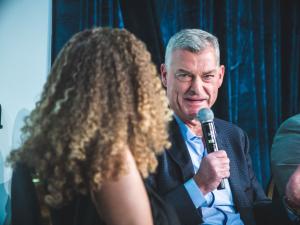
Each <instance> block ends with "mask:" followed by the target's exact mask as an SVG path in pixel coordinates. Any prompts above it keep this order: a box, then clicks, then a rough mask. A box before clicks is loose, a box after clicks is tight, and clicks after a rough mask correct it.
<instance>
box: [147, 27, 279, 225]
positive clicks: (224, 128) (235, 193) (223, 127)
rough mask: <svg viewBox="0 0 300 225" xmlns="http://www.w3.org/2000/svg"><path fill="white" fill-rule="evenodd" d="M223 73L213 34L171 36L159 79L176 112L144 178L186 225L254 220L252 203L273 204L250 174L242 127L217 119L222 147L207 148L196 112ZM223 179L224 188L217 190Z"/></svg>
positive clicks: (209, 100) (208, 101)
mask: <svg viewBox="0 0 300 225" xmlns="http://www.w3.org/2000/svg"><path fill="white" fill-rule="evenodd" d="M224 73H225V67H224V65H220V50H219V43H218V40H217V38H216V37H215V36H214V35H212V34H210V33H208V32H206V31H203V30H200V29H184V30H181V31H179V32H178V33H176V34H174V35H173V36H172V37H171V39H170V40H169V42H168V45H167V48H166V54H165V63H164V64H162V65H161V79H162V82H163V85H164V86H165V88H166V92H167V97H168V99H169V105H170V108H171V109H172V110H173V111H174V115H173V121H172V122H171V123H170V124H169V134H170V141H171V143H172V146H171V148H170V149H169V150H168V151H165V152H164V153H163V154H162V155H161V156H159V166H158V170H157V172H156V173H155V174H154V175H153V176H150V177H149V179H148V182H149V184H151V185H152V186H153V187H154V188H155V189H156V190H157V191H158V192H159V193H160V195H161V196H162V197H164V198H165V199H166V200H167V201H168V202H169V203H170V204H172V205H173V206H174V207H175V209H176V212H177V214H178V216H179V219H180V222H181V223H182V224H184V225H199V224H210V225H211V224H222V225H224V224H235V225H238V224H247V225H248V224H256V222H257V221H255V220H256V219H255V215H254V204H258V203H259V204H263V205H269V204H271V202H270V200H269V199H268V198H267V197H266V195H265V193H264V190H263V189H262V187H261V185H260V184H259V183H258V181H257V179H256V177H255V174H254V172H253V169H252V165H251V159H250V155H249V140H248V137H247V135H246V133H245V132H244V131H243V130H242V129H240V128H239V127H237V126H235V125H233V124H231V123H229V122H226V121H224V120H221V119H218V118H215V119H214V124H215V127H216V139H217V143H218V147H219V149H220V150H219V151H217V152H213V153H210V154H208V153H207V151H206V147H205V144H204V142H203V139H202V137H203V133H202V128H201V124H200V122H199V121H198V119H197V118H196V115H197V113H198V111H199V110H200V109H202V108H211V107H212V106H213V105H214V103H215V101H216V99H217V96H218V90H219V88H220V86H221V85H222V82H223V78H224ZM222 179H224V181H225V189H223V190H218V189H217V187H218V185H219V184H220V181H221V180H222ZM276 215H277V214H275V216H274V215H272V217H273V216H274V218H275V217H276ZM264 216H265V217H268V216H269V217H271V215H270V214H268V215H264ZM257 219H258V218H257ZM261 224H264V225H266V224H267V223H261ZM268 224H276V223H268Z"/></svg>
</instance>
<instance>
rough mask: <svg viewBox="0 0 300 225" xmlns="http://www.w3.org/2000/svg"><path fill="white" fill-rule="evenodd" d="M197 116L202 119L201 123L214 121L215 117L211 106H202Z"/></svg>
mask: <svg viewBox="0 0 300 225" xmlns="http://www.w3.org/2000/svg"><path fill="white" fill-rule="evenodd" d="M197 118H198V120H199V121H200V123H205V122H209V121H213V119H214V113H213V111H212V110H211V109H209V108H202V109H200V110H199V112H198V113H197Z"/></svg>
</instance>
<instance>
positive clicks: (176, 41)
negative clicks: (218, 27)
mask: <svg viewBox="0 0 300 225" xmlns="http://www.w3.org/2000/svg"><path fill="white" fill-rule="evenodd" d="M208 47H212V48H213V49H214V50H215V55H216V60H217V65H220V49H219V42H218V38H217V37H215V36H214V35H212V34H211V33H208V32H206V31H204V30H200V29H184V30H181V31H179V32H178V33H176V34H174V35H173V36H172V37H171V38H170V40H169V42H168V45H167V48H166V54H165V64H166V66H167V68H169V66H170V60H171V54H172V52H173V51H174V50H176V49H183V50H187V51H190V52H193V53H199V52H201V51H203V50H204V49H206V48H208Z"/></svg>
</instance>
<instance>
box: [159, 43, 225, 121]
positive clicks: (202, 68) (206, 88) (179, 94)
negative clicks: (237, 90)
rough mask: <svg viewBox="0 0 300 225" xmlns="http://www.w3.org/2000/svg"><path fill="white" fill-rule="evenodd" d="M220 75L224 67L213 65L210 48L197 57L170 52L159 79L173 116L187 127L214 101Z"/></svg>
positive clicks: (182, 52) (184, 51)
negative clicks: (200, 111)
mask: <svg viewBox="0 0 300 225" xmlns="http://www.w3.org/2000/svg"><path fill="white" fill-rule="evenodd" d="M224 71H225V68H224V66H218V65H217V61H216V56H215V52H214V49H213V48H210V47H209V48H206V49H205V50H203V51H201V52H200V53H192V52H189V51H187V50H182V49H176V50H174V51H173V52H172V54H171V59H170V65H169V68H167V67H166V65H165V64H162V66H161V77H162V82H163V85H164V86H165V87H166V88H167V97H168V99H169V102H170V107H171V108H172V109H173V111H174V112H175V113H176V115H177V116H179V117H180V118H181V119H182V120H183V121H184V122H186V123H188V122H192V121H193V120H194V119H195V116H196V115H197V112H198V111H199V110H200V109H201V108H204V107H208V108H210V107H211V106H212V105H213V104H214V103H215V101H216V99H217V95H218V89H219V87H220V86H221V84H222V82H223V77H224Z"/></svg>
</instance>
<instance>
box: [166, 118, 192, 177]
mask: <svg viewBox="0 0 300 225" xmlns="http://www.w3.org/2000/svg"><path fill="white" fill-rule="evenodd" d="M169 129H170V130H169V134H170V141H171V144H172V147H171V148H170V149H169V150H167V153H168V154H169V155H170V156H171V158H172V159H173V160H174V161H175V162H176V163H177V165H178V166H179V168H180V170H181V174H182V178H183V180H184V181H186V180H188V179H190V178H191V177H193V176H194V168H193V163H192V160H191V157H190V154H189V152H188V149H187V147H186V144H185V142H184V140H183V137H182V135H181V132H180V129H179V126H178V124H177V122H176V120H175V118H173V120H172V121H171V123H170V126H169Z"/></svg>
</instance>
